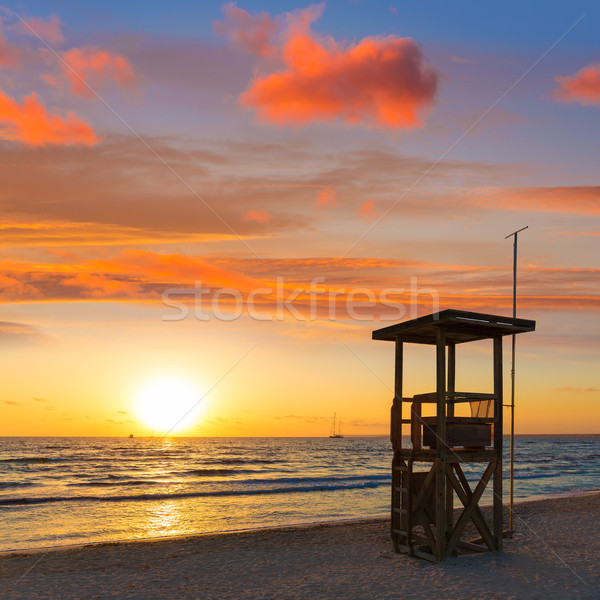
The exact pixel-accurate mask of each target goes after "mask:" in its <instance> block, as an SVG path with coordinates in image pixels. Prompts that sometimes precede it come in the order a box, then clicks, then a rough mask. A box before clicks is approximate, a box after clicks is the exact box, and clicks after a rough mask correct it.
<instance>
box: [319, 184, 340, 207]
mask: <svg viewBox="0 0 600 600" xmlns="http://www.w3.org/2000/svg"><path fill="white" fill-rule="evenodd" d="M335 196H336V191H335V190H334V189H333V188H330V187H324V188H323V189H322V190H321V191H320V192H319V193H318V194H317V206H318V207H323V206H334V205H335Z"/></svg>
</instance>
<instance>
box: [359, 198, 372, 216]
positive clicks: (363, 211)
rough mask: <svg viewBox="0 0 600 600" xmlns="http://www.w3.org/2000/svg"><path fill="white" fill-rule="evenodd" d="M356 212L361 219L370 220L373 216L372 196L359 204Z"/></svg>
mask: <svg viewBox="0 0 600 600" xmlns="http://www.w3.org/2000/svg"><path fill="white" fill-rule="evenodd" d="M358 213H359V215H360V218H361V219H362V220H363V221H367V222H369V221H371V220H372V219H373V217H374V216H375V201H374V200H373V198H369V199H368V200H367V201H366V202H365V203H364V204H361V205H360V208H359V211H358Z"/></svg>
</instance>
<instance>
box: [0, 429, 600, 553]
mask: <svg viewBox="0 0 600 600" xmlns="http://www.w3.org/2000/svg"><path fill="white" fill-rule="evenodd" d="M506 442H508V440H506ZM505 446H506V447H508V443H506V444H505ZM391 459H392V451H391V446H390V442H389V440H388V439H387V438H384V437H344V438H337V439H335V438H334V439H330V438H132V439H130V438H125V439H122V438H81V437H78V438H56V437H53V438H41V437H35V438H33V437H21V438H19V437H5V438H0V551H2V552H14V551H20V550H31V549H41V548H53V547H59V546H69V545H79V544H90V543H97V542H112V541H124V540H139V539H152V538H160V537H167V536H187V535H197V534H202V533H209V532H225V531H239V530H247V529H257V528H265V527H277V526H282V525H283V526H287V525H294V524H305V523H318V522H331V521H337V520H344V519H356V518H369V517H377V516H384V515H388V514H389V504H390V483H391V477H390V464H391ZM504 462H505V473H504V477H505V486H504V489H505V494H504V500H505V501H508V477H509V473H508V449H507V453H506V456H505V461H504ZM478 469H481V467H477V465H471V466H469V465H465V473H466V475H467V479H469V480H470V481H471V482H475V481H476V480H477V479H478V476H479V472H478ZM514 484H515V499H516V500H528V499H536V498H542V497H551V496H561V495H574V494H579V493H583V492H586V491H593V490H594V491H596V490H600V437H584V436H582V437H517V438H516V439H515V479H514ZM483 502H484V503H486V502H487V503H490V502H491V496H490V495H489V491H488V495H487V496H484V498H483Z"/></svg>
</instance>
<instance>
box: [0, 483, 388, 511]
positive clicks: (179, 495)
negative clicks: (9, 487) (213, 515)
mask: <svg viewBox="0 0 600 600" xmlns="http://www.w3.org/2000/svg"><path fill="white" fill-rule="evenodd" d="M381 485H384V483H383V482H380V481H362V482H358V481H356V482H353V483H350V484H349V485H314V486H310V487H280V488H273V489H241V490H239V489H238V490H210V491H204V492H176V493H172V494H136V495H133V494H131V495H119V496H49V497H37V498H7V499H3V500H0V506H14V505H23V504H26V505H30V504H49V503H55V502H131V501H134V502H137V501H148V500H150V501H152V500H155V501H156V500H178V499H185V498H210V497H212V498H215V497H225V496H258V495H271V494H297V493H299V492H333V491H336V490H355V489H366V488H376V487H379V486H381Z"/></svg>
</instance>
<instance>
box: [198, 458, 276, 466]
mask: <svg viewBox="0 0 600 600" xmlns="http://www.w3.org/2000/svg"><path fill="white" fill-rule="evenodd" d="M281 462H284V461H282V460H281V459H279V458H213V459H207V460H204V461H203V463H204V464H206V465H248V464H256V465H274V464H277V463H281Z"/></svg>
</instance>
